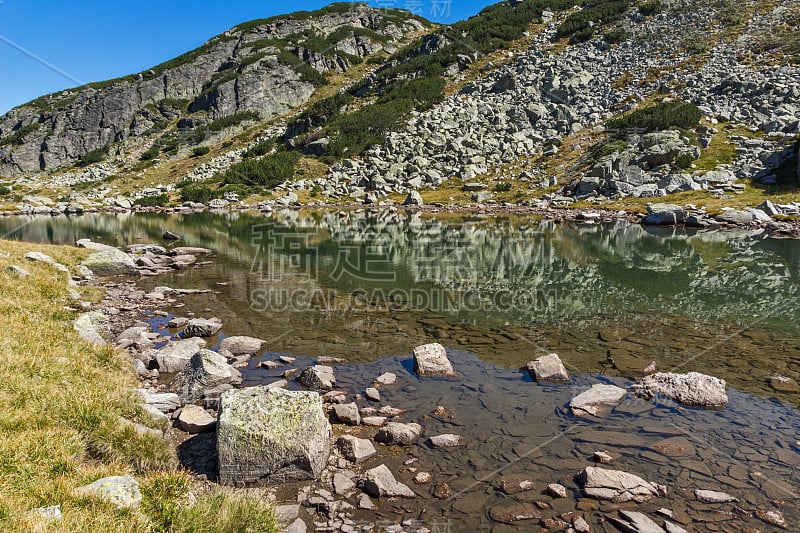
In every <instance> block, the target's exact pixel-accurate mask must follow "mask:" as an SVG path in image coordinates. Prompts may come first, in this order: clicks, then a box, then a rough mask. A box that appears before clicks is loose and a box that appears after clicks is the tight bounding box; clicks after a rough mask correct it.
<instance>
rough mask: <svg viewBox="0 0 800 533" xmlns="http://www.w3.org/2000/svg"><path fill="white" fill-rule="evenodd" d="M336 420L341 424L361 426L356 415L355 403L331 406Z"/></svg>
mask: <svg viewBox="0 0 800 533" xmlns="http://www.w3.org/2000/svg"><path fill="white" fill-rule="evenodd" d="M333 411H334V412H335V413H336V418H337V419H338V420H339V422H341V423H343V424H349V425H351V426H357V425H359V424H361V415H360V414H359V413H358V406H357V405H356V404H355V403H344V404H338V405H334V406H333Z"/></svg>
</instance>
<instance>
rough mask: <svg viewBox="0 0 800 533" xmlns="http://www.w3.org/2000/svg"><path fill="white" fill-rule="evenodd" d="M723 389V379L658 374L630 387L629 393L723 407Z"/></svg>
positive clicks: (695, 404) (695, 374)
mask: <svg viewBox="0 0 800 533" xmlns="http://www.w3.org/2000/svg"><path fill="white" fill-rule="evenodd" d="M725 387H726V383H725V380H724V379H719V378H715V377H712V376H707V375H705V374H701V373H699V372H689V373H688V374H673V373H669V372H659V373H656V374H651V375H649V376H645V377H644V378H642V381H641V382H639V383H637V384H635V385H633V386H632V387H631V391H632V392H633V393H634V394H636V395H637V396H642V397H645V398H654V397H656V396H664V397H666V398H670V399H672V400H675V401H677V402H680V403H682V404H686V405H694V406H698V407H723V406H725V405H727V404H728V394H727V392H726V391H725Z"/></svg>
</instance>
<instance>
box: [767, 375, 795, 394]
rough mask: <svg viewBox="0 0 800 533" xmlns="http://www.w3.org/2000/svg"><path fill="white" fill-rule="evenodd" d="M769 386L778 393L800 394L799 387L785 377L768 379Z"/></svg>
mask: <svg viewBox="0 0 800 533" xmlns="http://www.w3.org/2000/svg"><path fill="white" fill-rule="evenodd" d="M769 384H770V385H771V386H772V388H773V389H775V390H776V391H778V392H800V385H798V384H797V382H796V381H795V380H793V379H792V378H787V377H786V376H772V377H770V378H769Z"/></svg>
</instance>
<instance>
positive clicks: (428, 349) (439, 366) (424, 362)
mask: <svg viewBox="0 0 800 533" xmlns="http://www.w3.org/2000/svg"><path fill="white" fill-rule="evenodd" d="M414 372H416V373H417V374H419V375H420V376H436V375H444V376H452V375H455V371H454V370H453V365H452V364H450V360H449V359H448V358H447V352H446V351H445V349H444V346H442V345H441V344H439V343H433V344H425V345H423V346H417V347H416V348H414Z"/></svg>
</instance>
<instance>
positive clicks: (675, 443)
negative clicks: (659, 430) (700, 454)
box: [650, 436, 696, 457]
mask: <svg viewBox="0 0 800 533" xmlns="http://www.w3.org/2000/svg"><path fill="white" fill-rule="evenodd" d="M650 448H651V449H653V450H655V451H657V452H658V453H660V454H663V455H666V456H667V457H689V456H693V455H695V453H696V451H695V447H694V445H693V444H692V443H691V442H689V439H687V438H686V437H682V436H677V437H669V438H666V439H663V440H660V441H658V442H656V443H655V444H653V445H652V446H650Z"/></svg>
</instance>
